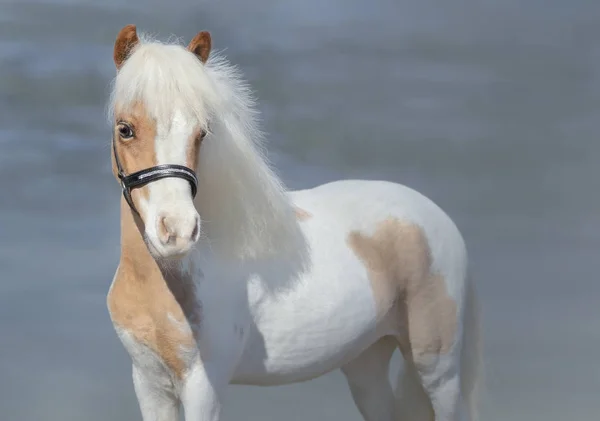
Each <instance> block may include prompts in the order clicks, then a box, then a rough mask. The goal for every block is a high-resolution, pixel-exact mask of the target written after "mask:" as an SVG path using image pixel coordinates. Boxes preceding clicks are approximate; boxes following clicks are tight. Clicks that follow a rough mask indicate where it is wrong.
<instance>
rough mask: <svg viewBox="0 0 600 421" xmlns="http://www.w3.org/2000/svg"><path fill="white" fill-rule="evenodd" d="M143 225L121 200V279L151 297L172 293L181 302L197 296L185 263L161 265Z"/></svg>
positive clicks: (123, 200) (122, 199)
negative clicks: (154, 254) (194, 293)
mask: <svg viewBox="0 0 600 421" xmlns="http://www.w3.org/2000/svg"><path fill="white" fill-rule="evenodd" d="M141 226H142V224H141V223H140V224H139V225H138V223H136V220H135V217H134V214H133V212H132V210H131V208H130V207H129V205H128V204H127V202H126V201H125V199H124V198H121V259H120V263H119V271H120V272H121V273H122V274H123V275H124V276H122V277H121V278H122V279H123V280H124V281H125V282H128V283H131V284H136V287H137V288H143V289H144V290H145V292H146V293H147V294H161V293H164V292H165V291H166V289H168V290H170V291H171V293H172V294H173V297H174V298H175V299H176V300H177V301H178V302H179V303H180V304H182V305H183V304H184V302H186V301H189V300H190V298H191V297H190V295H193V291H192V289H193V282H192V281H193V280H192V279H191V275H190V274H189V271H186V270H183V265H182V264H174V263H172V264H166V263H162V262H158V261H157V260H156V259H154V257H152V255H151V254H150V252H149V251H148V247H147V246H146V243H145V242H144V238H143V236H142V231H143V229H142V228H140V227H141Z"/></svg>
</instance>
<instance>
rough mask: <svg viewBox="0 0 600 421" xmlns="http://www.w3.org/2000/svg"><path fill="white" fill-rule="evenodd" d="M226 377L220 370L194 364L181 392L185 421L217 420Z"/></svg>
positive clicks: (219, 415) (219, 416) (225, 385)
mask: <svg viewBox="0 0 600 421" xmlns="http://www.w3.org/2000/svg"><path fill="white" fill-rule="evenodd" d="M227 384H228V379H227V378H226V377H225V376H223V373H222V372H221V370H218V369H214V370H211V369H210V368H209V367H207V366H205V365H203V364H200V363H198V364H196V366H195V367H194V368H193V369H192V371H191V372H190V373H189V374H188V376H187V378H186V380H185V383H184V386H183V390H182V393H181V402H182V403H183V409H184V412H185V420H186V421H219V420H220V418H221V403H222V402H221V397H222V395H223V392H224V390H225V388H226V387H227Z"/></svg>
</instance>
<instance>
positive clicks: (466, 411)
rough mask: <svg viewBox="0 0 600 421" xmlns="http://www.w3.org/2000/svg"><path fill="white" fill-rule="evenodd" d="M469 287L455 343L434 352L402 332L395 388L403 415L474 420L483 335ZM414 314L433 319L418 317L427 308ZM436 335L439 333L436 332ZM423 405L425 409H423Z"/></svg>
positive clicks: (421, 420) (420, 420) (402, 419)
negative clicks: (400, 365) (401, 358)
mask: <svg viewBox="0 0 600 421" xmlns="http://www.w3.org/2000/svg"><path fill="white" fill-rule="evenodd" d="M466 290H467V293H466V296H465V297H464V305H465V306H464V311H462V312H461V314H462V317H461V318H460V321H461V323H458V324H459V325H460V326H461V328H459V329H457V332H456V334H455V338H454V339H455V340H454V341H453V342H454V343H453V345H452V346H451V347H449V348H448V349H446V350H443V351H441V352H437V353H429V352H423V351H424V350H423V349H419V347H416V346H415V344H414V342H411V340H410V339H408V338H406V337H398V338H397V339H398V342H399V344H400V349H401V351H402V354H403V355H404V359H405V367H404V371H403V372H402V373H401V376H400V379H399V387H398V388H397V390H396V392H395V394H396V417H397V418H396V419H397V420H398V421H408V420H411V421H412V420H415V421H430V420H435V421H475V418H476V416H477V411H476V406H477V405H476V399H475V398H476V396H475V393H476V392H477V390H476V389H477V380H478V378H477V376H478V374H479V373H478V370H479V368H480V364H481V341H480V337H479V335H480V332H479V329H480V327H479V315H478V309H477V303H476V302H475V295H474V291H473V285H471V284H469V285H467V286H466ZM415 316H416V317H412V318H411V319H412V322H413V323H415V324H418V325H420V326H426V325H427V324H428V321H426V320H419V319H418V317H424V313H420V314H417V315H415ZM437 321H438V322H439V320H437ZM429 322H430V323H433V322H434V320H429ZM430 326H431V324H430ZM411 327H412V328H415V326H411V325H410V324H409V332H410V328H411ZM435 331H436V329H435V328H434V329H431V332H435ZM408 336H409V337H411V336H412V335H410V334H409V335H408ZM431 338H432V339H435V335H432V336H431ZM407 339H408V342H407ZM423 392H424V393H423ZM427 398H428V399H427ZM419 409H420V410H419ZM423 409H424V410H425V411H426V412H422V410H423Z"/></svg>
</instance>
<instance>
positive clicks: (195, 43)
mask: <svg viewBox="0 0 600 421" xmlns="http://www.w3.org/2000/svg"><path fill="white" fill-rule="evenodd" d="M211 46H212V41H211V39H210V33H208V32H207V31H202V32H198V34H197V35H196V36H195V37H194V39H192V40H191V41H190V44H189V45H188V47H187V49H188V50H189V51H191V52H192V53H194V54H195V55H196V56H197V57H198V58H199V59H200V61H202V63H206V60H208V55H209V54H210V49H211Z"/></svg>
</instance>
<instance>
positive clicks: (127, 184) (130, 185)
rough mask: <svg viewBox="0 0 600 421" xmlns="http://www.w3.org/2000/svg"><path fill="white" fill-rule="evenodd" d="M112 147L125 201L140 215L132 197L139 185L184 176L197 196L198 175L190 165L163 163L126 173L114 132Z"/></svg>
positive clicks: (193, 193) (193, 194)
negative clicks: (133, 191)
mask: <svg viewBox="0 0 600 421" xmlns="http://www.w3.org/2000/svg"><path fill="white" fill-rule="evenodd" d="M112 149H113V155H114V157H115V164H116V165H117V175H118V177H119V181H120V182H121V189H122V190H123V197H124V198H125V201H126V202H127V204H128V205H129V207H130V208H131V209H132V210H133V211H134V212H135V213H137V214H138V215H139V212H138V210H137V209H136V208H135V205H134V204H133V199H132V197H131V190H132V189H135V188H137V187H142V186H145V185H146V184H148V183H151V182H153V181H156V180H160V179H163V178H169V177H175V178H183V179H184V180H187V181H188V182H189V183H190V187H191V189H192V198H194V197H196V192H197V191H198V177H197V176H196V173H195V172H194V171H192V170H191V169H189V168H188V167H184V166H183V165H176V164H163V165H157V166H155V167H150V168H146V169H143V170H140V171H137V172H134V173H133V174H129V175H126V174H125V171H123V166H122V165H121V161H120V160H119V155H118V154H117V145H116V140H115V137H114V134H113V138H112Z"/></svg>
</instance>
